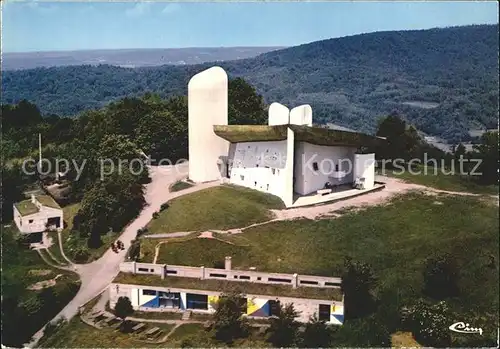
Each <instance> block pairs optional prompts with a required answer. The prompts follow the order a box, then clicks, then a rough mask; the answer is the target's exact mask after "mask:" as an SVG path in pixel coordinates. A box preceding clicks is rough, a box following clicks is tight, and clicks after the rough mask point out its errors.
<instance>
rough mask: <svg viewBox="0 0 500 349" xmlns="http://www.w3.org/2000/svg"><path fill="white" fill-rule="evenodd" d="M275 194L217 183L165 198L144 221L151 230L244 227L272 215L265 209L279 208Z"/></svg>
mask: <svg viewBox="0 0 500 349" xmlns="http://www.w3.org/2000/svg"><path fill="white" fill-rule="evenodd" d="M283 207H284V205H283V202H282V201H281V199H279V198H278V197H275V196H272V195H268V194H264V193H261V192H258V191H257V190H252V189H247V188H242V187H235V186H221V187H215V188H209V189H205V190H200V191H198V192H195V193H191V194H187V195H185V196H181V197H179V198H176V199H174V200H172V201H170V202H169V207H168V208H167V209H166V210H165V211H163V212H161V213H160V214H159V216H158V218H154V219H153V220H151V221H150V222H149V224H148V230H149V232H150V233H152V234H160V233H174V232H180V231H204V230H209V229H231V228H240V227H246V226H249V225H251V224H253V223H259V222H264V221H267V220H270V219H271V218H272V214H271V212H269V209H272V208H283Z"/></svg>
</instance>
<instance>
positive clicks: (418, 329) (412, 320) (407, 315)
mask: <svg viewBox="0 0 500 349" xmlns="http://www.w3.org/2000/svg"><path fill="white" fill-rule="evenodd" d="M449 316H450V312H449V308H448V305H447V304H446V303H445V302H444V301H441V302H439V303H436V304H429V303H427V302H425V301H423V300H418V301H417V302H416V303H415V304H412V305H410V306H406V307H403V308H402V309H401V322H402V324H403V327H404V329H405V330H408V331H411V332H412V333H413V335H414V336H415V339H416V340H417V342H419V343H420V344H422V345H424V346H432V347H448V346H450V344H451V336H450V333H451V332H450V330H449V329H448V327H449V326H450V324H452V323H453V322H450V318H449Z"/></svg>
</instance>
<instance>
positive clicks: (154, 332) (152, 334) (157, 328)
mask: <svg viewBox="0 0 500 349" xmlns="http://www.w3.org/2000/svg"><path fill="white" fill-rule="evenodd" d="M159 331H160V328H159V327H153V328H151V329H149V330H147V331H146V333H144V334H145V335H146V336H148V337H150V336H154V335H155V334H156V332H159Z"/></svg>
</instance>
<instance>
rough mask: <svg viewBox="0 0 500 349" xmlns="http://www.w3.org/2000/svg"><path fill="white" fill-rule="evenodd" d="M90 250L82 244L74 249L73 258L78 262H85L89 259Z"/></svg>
mask: <svg viewBox="0 0 500 349" xmlns="http://www.w3.org/2000/svg"><path fill="white" fill-rule="evenodd" d="M89 256H90V252H89V249H88V247H86V246H80V247H77V248H75V249H74V250H73V258H72V259H73V260H74V261H75V262H76V263H85V262H87V260H88V259H89Z"/></svg>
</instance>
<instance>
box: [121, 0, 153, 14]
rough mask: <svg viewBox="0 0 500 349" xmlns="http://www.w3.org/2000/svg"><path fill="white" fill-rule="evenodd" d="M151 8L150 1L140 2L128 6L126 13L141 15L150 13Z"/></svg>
mask: <svg viewBox="0 0 500 349" xmlns="http://www.w3.org/2000/svg"><path fill="white" fill-rule="evenodd" d="M150 9H151V3H150V2H138V3H136V4H135V5H134V6H133V7H131V8H128V9H127V10H126V11H125V14H126V15H127V16H130V17H140V16H143V15H145V14H147V13H149V11H150Z"/></svg>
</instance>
